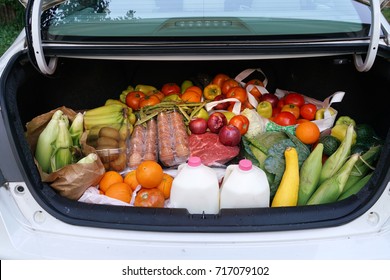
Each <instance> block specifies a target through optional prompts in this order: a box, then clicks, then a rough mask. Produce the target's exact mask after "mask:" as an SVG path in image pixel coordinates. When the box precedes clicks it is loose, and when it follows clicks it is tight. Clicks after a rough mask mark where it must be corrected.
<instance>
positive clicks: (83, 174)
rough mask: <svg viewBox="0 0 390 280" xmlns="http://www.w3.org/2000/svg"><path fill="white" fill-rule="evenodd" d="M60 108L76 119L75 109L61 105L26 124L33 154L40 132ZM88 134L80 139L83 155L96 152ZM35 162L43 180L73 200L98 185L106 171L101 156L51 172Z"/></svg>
mask: <svg viewBox="0 0 390 280" xmlns="http://www.w3.org/2000/svg"><path fill="white" fill-rule="evenodd" d="M59 109H60V110H62V111H63V113H64V114H65V115H67V116H68V118H69V121H70V122H72V121H73V120H74V118H75V116H76V112H75V111H73V110H72V109H69V108H66V107H60V108H57V109H54V110H52V111H50V112H48V113H45V114H42V115H40V116H37V117H35V118H34V119H32V120H31V121H30V122H28V123H27V124H26V127H27V132H26V138H27V142H28V144H29V146H30V149H31V151H32V153H33V154H34V153H35V148H36V145H37V141H38V137H39V135H40V133H41V132H42V131H43V129H44V128H45V127H46V125H47V124H48V123H49V121H50V119H51V117H52V115H53V114H54V112H56V111H57V110H59ZM87 134H88V133H87V132H84V133H83V135H82V136H81V139H80V143H81V147H82V149H81V152H82V156H86V155H88V154H90V153H95V152H96V151H95V149H94V148H93V147H91V146H89V145H87V143H86V139H87ZM34 162H35V165H36V166H37V169H38V171H39V174H40V176H41V180H42V182H45V183H49V185H50V186H51V187H52V188H53V189H55V190H56V191H57V192H58V193H59V194H60V195H62V196H64V197H66V198H69V199H72V200H78V199H79V198H80V197H81V196H82V195H83V193H84V192H85V190H86V189H87V188H89V187H90V186H96V185H97V184H98V183H99V181H100V179H101V178H102V177H103V174H104V172H105V169H104V166H103V163H102V162H101V160H100V158H99V157H97V160H96V161H95V162H93V163H83V164H80V163H74V164H70V165H67V166H65V167H63V168H61V169H59V170H57V171H55V172H52V173H50V174H48V173H45V172H43V171H42V169H41V168H40V166H39V164H38V162H37V161H36V160H35V159H34Z"/></svg>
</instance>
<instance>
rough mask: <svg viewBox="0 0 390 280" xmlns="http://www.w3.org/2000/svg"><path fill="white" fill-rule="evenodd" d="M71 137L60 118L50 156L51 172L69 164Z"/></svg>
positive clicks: (64, 122)
mask: <svg viewBox="0 0 390 280" xmlns="http://www.w3.org/2000/svg"><path fill="white" fill-rule="evenodd" d="M72 145H73V143H72V137H71V136H70V133H69V130H68V127H67V124H66V121H65V120H64V119H63V118H61V119H60V120H59V122H58V136H57V139H56V141H55V142H54V151H53V154H52V156H51V162H50V163H51V170H52V172H54V171H57V170H58V169H60V168H62V167H64V166H66V165H68V164H71V163H72V161H73V156H72V151H71V149H72Z"/></svg>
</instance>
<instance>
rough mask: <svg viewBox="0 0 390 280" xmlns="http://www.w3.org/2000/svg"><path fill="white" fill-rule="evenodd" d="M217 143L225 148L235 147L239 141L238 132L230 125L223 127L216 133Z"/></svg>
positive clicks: (239, 135) (239, 134)
mask: <svg viewBox="0 0 390 280" xmlns="http://www.w3.org/2000/svg"><path fill="white" fill-rule="evenodd" d="M218 137H219V141H220V142H221V143H222V144H223V145H225V146H237V145H238V144H239V143H240V141H241V133H240V130H239V129H238V128H237V127H235V126H234V125H232V124H228V125H225V126H223V127H222V128H221V130H220V131H219V133H218Z"/></svg>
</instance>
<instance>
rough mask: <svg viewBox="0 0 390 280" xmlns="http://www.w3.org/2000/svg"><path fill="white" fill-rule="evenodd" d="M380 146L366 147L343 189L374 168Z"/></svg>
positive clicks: (346, 188)
mask: <svg viewBox="0 0 390 280" xmlns="http://www.w3.org/2000/svg"><path fill="white" fill-rule="evenodd" d="M381 149H382V146H381V145H377V146H373V147H371V148H370V149H368V151H367V152H365V153H364V154H362V155H361V156H360V158H359V159H358V161H357V162H356V164H355V166H354V167H353V169H352V172H351V175H350V176H349V178H348V181H347V183H346V184H345V188H344V191H346V190H348V189H349V188H350V187H352V186H353V185H355V184H356V183H357V182H358V181H359V180H360V179H362V178H363V177H364V176H366V175H367V174H368V173H369V172H370V171H372V170H374V167H373V166H374V165H375V162H376V161H377V160H378V157H379V155H380V152H381Z"/></svg>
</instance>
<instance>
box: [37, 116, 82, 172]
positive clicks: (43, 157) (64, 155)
mask: <svg viewBox="0 0 390 280" xmlns="http://www.w3.org/2000/svg"><path fill="white" fill-rule="evenodd" d="M83 117H84V116H83V114H82V113H78V114H77V115H76V117H75V119H74V120H73V122H72V124H71V125H70V127H69V119H68V117H67V116H66V115H65V114H64V113H63V112H62V111H61V110H57V111H56V112H55V113H54V114H53V116H52V117H51V119H50V121H49V123H48V124H47V125H46V127H45V128H44V130H43V131H42V132H41V133H40V135H39V137H38V141H37V146H36V149H35V159H36V160H37V162H38V164H39V166H40V167H41V169H42V171H43V172H46V173H51V172H54V171H57V170H58V169H60V168H62V167H64V166H66V165H68V164H71V163H74V162H76V161H77V160H78V159H77V154H78V153H77V151H78V150H80V137H81V134H82V133H83V131H84V127H83Z"/></svg>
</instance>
